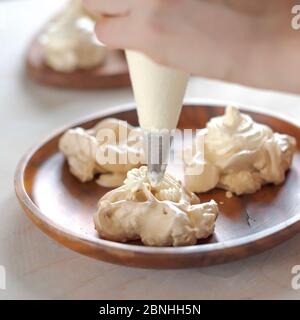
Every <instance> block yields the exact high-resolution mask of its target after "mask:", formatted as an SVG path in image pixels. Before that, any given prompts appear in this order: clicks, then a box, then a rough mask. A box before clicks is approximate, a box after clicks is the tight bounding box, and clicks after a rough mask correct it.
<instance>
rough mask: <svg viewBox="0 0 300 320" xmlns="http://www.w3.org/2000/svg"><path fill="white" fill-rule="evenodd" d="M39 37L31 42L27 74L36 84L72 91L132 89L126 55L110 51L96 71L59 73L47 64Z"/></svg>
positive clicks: (28, 52)
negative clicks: (130, 87)
mask: <svg viewBox="0 0 300 320" xmlns="http://www.w3.org/2000/svg"><path fill="white" fill-rule="evenodd" d="M40 34H41V33H40ZM40 34H39V35H37V36H36V37H35V38H34V39H33V40H32V42H31V44H30V46H29V48H28V51H27V56H26V72H27V74H28V76H29V77H30V78H31V79H33V80H34V81H36V82H38V83H40V84H43V85H48V86H55V87H59V88H70V89H113V88H121V87H129V86H130V77H129V71H128V66H127V62H126V58H125V54H124V52H122V51H120V50H109V51H108V53H107V57H106V58H105V60H104V63H103V64H102V65H101V66H99V67H96V68H90V69H85V70H76V71H73V72H58V71H55V70H54V69H52V68H50V67H48V66H47V65H46V64H45V63H44V56H43V48H42V45H41V43H40V42H39V37H40Z"/></svg>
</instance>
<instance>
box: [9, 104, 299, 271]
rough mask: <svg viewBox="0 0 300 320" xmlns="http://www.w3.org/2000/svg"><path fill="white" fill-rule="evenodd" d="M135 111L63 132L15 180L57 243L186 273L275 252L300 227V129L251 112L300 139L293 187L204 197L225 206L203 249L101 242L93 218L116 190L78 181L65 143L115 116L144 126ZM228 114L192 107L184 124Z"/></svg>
mask: <svg viewBox="0 0 300 320" xmlns="http://www.w3.org/2000/svg"><path fill="white" fill-rule="evenodd" d="M133 108H134V105H129V106H124V107H120V108H119V109H116V108H114V109H113V110H111V111H106V112H102V113H100V114H98V115H96V116H93V117H91V118H89V119H85V120H83V121H79V122H78V123H76V124H73V125H72V126H68V127H66V128H63V129H62V130H59V131H57V132H55V133H54V134H53V135H51V136H50V137H49V138H47V139H46V140H44V141H43V142H42V143H41V144H39V145H38V146H37V147H35V148H33V149H32V150H31V151H29V152H28V153H27V154H26V155H25V156H24V158H23V159H22V160H21V162H20V164H19V166H18V168H17V171H16V175H15V188H16V193H17V196H18V199H19V201H20V203H21V206H22V207H23V209H24V210H25V212H26V213H27V214H28V216H29V217H30V219H31V220H32V221H33V222H34V223H35V224H36V225H37V226H38V227H39V228H41V229H42V230H43V231H44V232H45V233H47V234H48V235H49V236H51V237H52V238H53V239H55V240H57V241H58V242H60V243H62V244H63V245H64V246H66V247H69V248H71V249H73V250H75V251H78V252H80V253H83V254H85V255H88V256H91V257H94V258H96V259H99V260H105V261H109V262H113V263H117V264H124V265H129V266H137V267H147V268H186V267H195V266H206V265H212V264H218V263H224V262H227V261H231V260H235V259H240V258H242V257H246V256H249V255H252V254H255V253H258V252H261V251H263V250H266V249H268V248H271V247H273V246H275V245H277V244H279V243H281V242H282V241H284V240H286V239H288V238H290V237H291V236H292V235H294V234H295V233H296V232H297V231H299V230H300V128H299V126H297V125H295V124H293V123H292V122H290V121H287V120H283V119H280V118H276V117H273V116H269V115H266V114H261V113H254V112H247V113H249V114H250V115H251V116H252V117H253V118H254V119H255V120H256V121H259V122H261V123H265V124H267V125H269V126H271V127H272V128H273V129H274V130H275V131H278V132H282V133H287V134H290V135H293V136H294V137H296V138H297V141H298V150H297V153H296V156H295V158H294V162H293V166H292V168H291V170H290V171H289V172H288V174H287V179H286V182H285V184H283V185H281V186H273V185H268V186H265V187H264V188H263V189H262V190H261V191H259V192H257V193H256V194H253V195H247V196H243V197H233V198H231V199H227V198H226V196H225V192H224V191H222V190H214V191H212V192H208V193H206V194H202V195H201V196H200V198H201V200H202V201H206V200H210V199H215V200H216V201H217V202H218V203H219V207H220V210H221V214H220V216H219V218H218V220H217V223H216V230H215V234H214V235H213V236H212V237H211V238H209V239H207V240H206V241H203V242H202V243H199V244H198V245H195V246H187V247H178V248H166V247H165V248H156V247H145V246H142V245H139V244H122V243H116V242H111V241H107V240H103V239H100V238H99V236H98V234H97V233H96V231H95V230H94V225H93V221H92V215H93V213H94V212H95V210H96V205H97V201H98V199H99V198H100V197H101V196H102V195H103V194H104V193H105V192H107V191H108V189H105V188H101V187H99V186H98V185H96V183H95V182H90V183H80V182H78V181H77V180H76V179H75V178H74V177H73V176H72V175H71V174H70V173H69V170H68V167H67V165H66V163H65V161H64V158H63V156H62V154H60V153H59V152H58V149H57V143H58V140H59V138H60V136H61V134H62V133H63V132H64V131H65V130H66V129H67V128H70V127H73V126H78V125H80V126H83V127H85V128H89V127H91V126H93V125H95V124H96V123H97V121H99V120H100V119H102V118H103V117H107V116H110V117H116V118H119V119H123V120H127V121H128V122H129V123H131V124H133V125H137V115H136V111H135V110H134V109H133ZM223 112H224V108H223V107H221V106H218V107H212V106H206V105H198V104H189V105H185V107H184V108H183V111H182V114H181V118H180V122H179V127H180V128H201V127H204V126H205V124H206V122H207V121H208V120H209V119H210V118H211V117H214V116H217V115H221V114H223ZM171 171H172V170H171Z"/></svg>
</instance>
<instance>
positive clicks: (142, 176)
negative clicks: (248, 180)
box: [94, 166, 218, 246]
mask: <svg viewBox="0 0 300 320" xmlns="http://www.w3.org/2000/svg"><path fill="white" fill-rule="evenodd" d="M199 202H200V201H199V198H198V197H197V196H196V195H195V194H193V193H191V192H189V191H187V190H186V189H185V188H184V187H183V186H182V184H181V183H180V182H179V181H177V180H176V179H174V178H173V177H172V176H170V175H169V174H168V173H167V174H166V175H165V177H164V178H163V180H162V182H161V184H160V185H159V186H156V187H153V186H151V184H150V182H149V179H148V176H147V167H146V166H142V167H140V168H139V169H132V170H131V171H129V172H128V174H127V179H126V180H125V181H124V184H123V185H122V186H121V187H119V188H117V189H115V190H112V191H110V192H108V193H107V194H105V195H104V196H103V197H102V198H101V199H100V200H99V203H98V211H97V213H96V214H95V215H94V222H95V227H96V229H97V231H98V233H99V234H100V235H101V236H102V237H104V238H106V239H109V240H113V241H119V242H126V241H130V240H137V239H140V240H141V241H142V242H143V243H144V244H145V245H149V246H183V245H193V244H195V243H196V242H197V239H201V238H207V237H208V236H210V235H211V234H212V233H213V231H214V226H215V220H216V218H217V215H218V206H217V204H216V203H215V202H214V201H213V200H212V201H210V202H207V203H203V204H200V203H199Z"/></svg>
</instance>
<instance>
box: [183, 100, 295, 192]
mask: <svg viewBox="0 0 300 320" xmlns="http://www.w3.org/2000/svg"><path fill="white" fill-rule="evenodd" d="M203 136H204V159H203V154H202V155H201V154H199V153H195V154H194V157H193V160H192V162H191V164H189V165H187V166H186V172H187V169H191V168H198V171H199V172H201V170H202V173H200V174H198V175H188V174H186V175H185V183H186V186H187V188H188V189H189V190H191V191H193V192H205V191H208V190H210V189H213V188H214V187H220V188H223V189H225V190H228V191H231V192H233V193H235V194H237V195H240V194H244V193H253V192H255V191H257V190H259V189H260V188H261V186H262V185H264V184H267V183H274V184H280V183H282V182H283V181H284V179H285V172H286V170H287V169H288V168H289V167H290V165H291V162H292V158H293V154H294V152H295V148H296V140H295V138H293V137H291V136H288V135H285V134H279V133H274V132H273V131H272V129H271V128H270V127H268V126H266V125H263V124H260V123H256V122H255V121H253V119H252V118H251V117H250V116H249V115H246V114H243V113H241V112H240V111H239V110H238V109H237V108H236V107H232V106H229V107H227V108H226V111H225V115H224V116H221V117H216V118H212V119H211V120H210V121H209V122H208V123H207V126H206V129H203V130H200V132H199V133H198V135H197V136H196V138H195V139H196V140H195V143H197V142H198V143H199V141H197V139H203Z"/></svg>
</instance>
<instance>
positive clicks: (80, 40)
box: [40, 0, 107, 72]
mask: <svg viewBox="0 0 300 320" xmlns="http://www.w3.org/2000/svg"><path fill="white" fill-rule="evenodd" d="M81 2H82V1H81V0H71V1H70V2H69V4H68V5H67V7H66V8H65V10H64V11H63V12H62V13H61V14H60V15H59V16H58V17H57V18H56V19H55V20H54V21H53V22H51V23H50V24H49V26H48V28H47V30H46V32H45V33H44V34H43V35H42V36H41V37H40V42H41V44H42V45H43V48H44V60H45V63H46V64H47V65H48V66H49V67H51V68H52V69H54V70H56V71H61V72H72V71H75V70H77V69H88V68H92V67H96V66H99V65H101V64H102V63H103V61H104V59H105V56H106V52H107V50H106V48H105V47H103V46H102V45H101V44H100V42H99V41H98V40H97V38H96V35H95V32H94V27H95V22H94V20H93V19H92V18H91V16H90V15H89V14H88V13H87V12H85V11H84V9H83V6H82V3H81Z"/></svg>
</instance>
